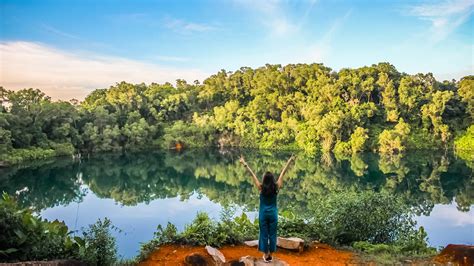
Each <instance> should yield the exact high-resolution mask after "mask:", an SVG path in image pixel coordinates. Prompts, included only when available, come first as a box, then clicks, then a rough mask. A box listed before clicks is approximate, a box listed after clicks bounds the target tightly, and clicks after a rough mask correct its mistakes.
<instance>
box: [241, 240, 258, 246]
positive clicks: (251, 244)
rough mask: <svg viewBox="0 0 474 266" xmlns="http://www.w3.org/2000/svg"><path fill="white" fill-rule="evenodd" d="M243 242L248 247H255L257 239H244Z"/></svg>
mask: <svg viewBox="0 0 474 266" xmlns="http://www.w3.org/2000/svg"><path fill="white" fill-rule="evenodd" d="M244 244H245V245H247V246H249V247H257V246H258V240H250V241H244Z"/></svg>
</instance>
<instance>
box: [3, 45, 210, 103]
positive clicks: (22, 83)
mask: <svg viewBox="0 0 474 266" xmlns="http://www.w3.org/2000/svg"><path fill="white" fill-rule="evenodd" d="M168 59H169V58H168ZM206 76H207V74H206V73H204V72H203V71H201V70H198V69H178V68H173V67H166V66H161V65H156V64H151V63H146V62H141V61H137V60H131V59H127V58H121V57H112V56H102V55H95V54H86V53H81V52H66V51H63V50H59V49H55V48H52V47H49V46H46V45H43V44H38V43H31V42H3V43H0V86H3V87H5V88H7V89H13V90H18V89H22V88H30V87H32V88H39V89H41V90H43V91H44V92H45V93H46V94H47V95H49V96H51V97H52V98H53V99H71V98H76V99H83V98H84V96H85V95H87V94H88V93H89V92H90V91H91V90H93V89H96V88H107V87H109V86H110V85H113V84H115V83H116V82H120V81H127V82H131V83H141V82H145V83H151V82H158V83H163V82H172V83H173V82H174V81H175V80H176V79H185V80H187V81H188V82H192V81H194V80H196V79H199V80H202V79H203V78H205V77H206Z"/></svg>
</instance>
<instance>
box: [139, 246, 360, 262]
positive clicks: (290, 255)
mask: <svg viewBox="0 0 474 266" xmlns="http://www.w3.org/2000/svg"><path fill="white" fill-rule="evenodd" d="M219 250H220V251H221V252H222V253H223V254H224V256H225V258H226V260H227V261H231V260H238V259H239V258H240V257H243V256H247V255H250V256H253V257H256V258H260V257H261V256H262V253H260V252H259V251H258V250H257V248H256V247H248V246H245V245H238V246H226V247H222V248H220V249H219ZM192 253H197V254H200V255H202V256H203V257H206V258H209V259H210V260H212V259H211V257H210V256H209V255H208V254H207V252H206V250H205V249H204V247H192V246H180V245H165V246H161V247H160V248H159V249H157V250H156V251H154V252H153V253H152V254H151V255H150V256H149V257H148V259H147V260H146V261H143V262H141V263H140V264H139V265H140V266H145V265H146V266H148V265H186V264H185V262H184V260H185V258H186V256H188V255H190V254H192ZM274 257H275V258H278V259H280V260H283V261H286V262H287V263H288V264H290V265H347V264H351V261H352V260H353V259H354V258H353V253H351V252H348V251H342V250H337V249H334V248H333V247H331V246H328V245H325V244H316V245H314V246H312V247H310V248H308V249H306V250H305V251H303V252H301V253H298V252H294V251H288V250H284V249H278V250H277V252H276V253H275V255H274Z"/></svg>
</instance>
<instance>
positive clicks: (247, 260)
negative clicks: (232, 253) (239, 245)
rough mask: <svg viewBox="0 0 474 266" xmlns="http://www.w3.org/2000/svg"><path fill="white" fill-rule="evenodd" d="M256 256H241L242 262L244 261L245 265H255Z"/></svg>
mask: <svg viewBox="0 0 474 266" xmlns="http://www.w3.org/2000/svg"><path fill="white" fill-rule="evenodd" d="M255 260H256V259H255V258H254V257H252V256H245V257H241V258H240V260H239V261H240V262H242V263H244V265H245V266H254V265H255Z"/></svg>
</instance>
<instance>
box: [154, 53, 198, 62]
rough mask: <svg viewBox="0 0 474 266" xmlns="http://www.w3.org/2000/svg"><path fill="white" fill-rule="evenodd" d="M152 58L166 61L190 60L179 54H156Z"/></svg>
mask: <svg viewBox="0 0 474 266" xmlns="http://www.w3.org/2000/svg"><path fill="white" fill-rule="evenodd" d="M154 58H155V59H156V60H159V61H168V62H188V61H190V58H188V57H181V56H167V55H157V56H155V57H154Z"/></svg>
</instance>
